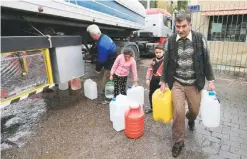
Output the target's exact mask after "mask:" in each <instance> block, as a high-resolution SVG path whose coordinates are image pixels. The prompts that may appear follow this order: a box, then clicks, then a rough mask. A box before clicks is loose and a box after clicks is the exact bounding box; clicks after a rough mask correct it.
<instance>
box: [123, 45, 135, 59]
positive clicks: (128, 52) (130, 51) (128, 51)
mask: <svg viewBox="0 0 247 159" xmlns="http://www.w3.org/2000/svg"><path fill="white" fill-rule="evenodd" d="M122 53H123V54H124V55H129V56H131V57H133V56H134V51H133V49H131V48H129V47H126V48H123V50H122Z"/></svg>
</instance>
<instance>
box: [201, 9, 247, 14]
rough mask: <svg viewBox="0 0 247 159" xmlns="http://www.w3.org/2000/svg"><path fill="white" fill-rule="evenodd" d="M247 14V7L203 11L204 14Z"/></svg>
mask: <svg viewBox="0 0 247 159" xmlns="http://www.w3.org/2000/svg"><path fill="white" fill-rule="evenodd" d="M243 14H247V9H245V10H224V11H222V10H218V11H217V10H214V11H206V12H202V15H204V16H218V15H243Z"/></svg>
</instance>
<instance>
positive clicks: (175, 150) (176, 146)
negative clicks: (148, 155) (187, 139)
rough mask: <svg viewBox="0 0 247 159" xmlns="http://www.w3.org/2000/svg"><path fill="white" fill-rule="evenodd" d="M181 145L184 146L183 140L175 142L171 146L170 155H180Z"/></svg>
mask: <svg viewBox="0 0 247 159" xmlns="http://www.w3.org/2000/svg"><path fill="white" fill-rule="evenodd" d="M183 147H184V142H179V143H175V144H174V145H173V147H172V156H173V157H177V156H178V155H180V153H181V151H182V149H183Z"/></svg>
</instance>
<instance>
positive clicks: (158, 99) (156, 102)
mask: <svg viewBox="0 0 247 159" xmlns="http://www.w3.org/2000/svg"><path fill="white" fill-rule="evenodd" d="M152 101H153V119H154V120H155V121H162V122H164V123H166V124H167V123H169V122H170V121H171V120H172V117H173V112H172V111H173V107H172V92H171V90H170V89H169V88H165V91H164V92H161V91H160V89H157V90H156V91H155V92H154V94H153V96H152Z"/></svg>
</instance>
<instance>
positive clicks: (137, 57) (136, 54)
mask: <svg viewBox="0 0 247 159" xmlns="http://www.w3.org/2000/svg"><path fill="white" fill-rule="evenodd" d="M131 48H132V49H133V50H134V52H135V55H134V56H135V60H136V61H139V60H140V52H139V51H138V49H137V48H136V47H135V46H131Z"/></svg>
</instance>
